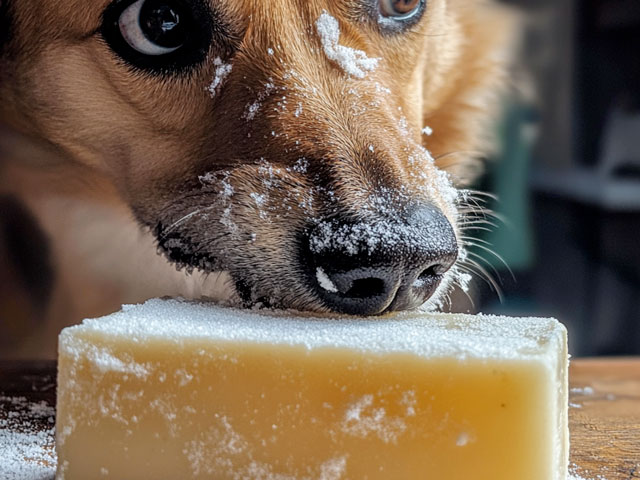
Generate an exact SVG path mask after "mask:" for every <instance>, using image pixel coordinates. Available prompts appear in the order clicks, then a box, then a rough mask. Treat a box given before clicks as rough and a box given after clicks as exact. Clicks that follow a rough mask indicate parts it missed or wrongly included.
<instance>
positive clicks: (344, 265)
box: [303, 205, 458, 315]
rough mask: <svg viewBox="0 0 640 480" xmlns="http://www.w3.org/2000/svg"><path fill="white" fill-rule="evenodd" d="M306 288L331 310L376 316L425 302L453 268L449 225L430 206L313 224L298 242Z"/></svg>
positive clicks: (453, 241)
mask: <svg viewBox="0 0 640 480" xmlns="http://www.w3.org/2000/svg"><path fill="white" fill-rule="evenodd" d="M303 256H304V258H303V263H304V264H306V265H308V267H309V268H308V270H309V275H308V277H309V282H310V284H311V288H312V289H313V290H314V291H315V292H316V294H317V295H318V296H319V297H320V299H321V300H322V302H324V303H325V305H326V306H327V307H329V308H330V309H331V310H333V311H335V312H339V313H346V314H352V315H376V314H381V313H384V312H389V311H396V310H406V309H410V308H414V307H417V306H419V305H421V304H423V303H424V302H426V301H427V300H428V299H429V297H431V296H432V295H433V293H434V292H435V291H436V289H437V287H438V285H439V284H440V282H441V280H442V278H443V275H444V274H445V273H446V272H447V271H448V270H449V269H450V268H451V267H452V266H453V264H454V263H455V261H456V259H457V256H458V246H457V240H456V235H455V232H454V230H453V227H452V226H451V224H450V223H449V221H448V220H447V218H446V217H445V216H444V215H443V214H442V213H441V212H440V210H438V209H437V208H435V207H433V206H431V205H423V206H419V207H414V208H412V209H410V211H409V213H408V214H405V215H398V216H397V217H396V218H388V217H385V218H379V217H375V216H374V217H370V218H367V219H354V218H350V217H349V216H346V215H339V216H337V217H332V218H331V219H328V220H325V221H321V222H318V223H317V224H316V225H314V226H313V228H312V229H311V230H310V231H309V232H308V234H307V236H306V238H305V241H304V242H303Z"/></svg>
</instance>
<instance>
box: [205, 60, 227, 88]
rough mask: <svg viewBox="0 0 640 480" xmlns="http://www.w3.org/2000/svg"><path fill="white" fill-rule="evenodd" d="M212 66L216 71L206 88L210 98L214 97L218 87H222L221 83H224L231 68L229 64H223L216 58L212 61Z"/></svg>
mask: <svg viewBox="0 0 640 480" xmlns="http://www.w3.org/2000/svg"><path fill="white" fill-rule="evenodd" d="M213 65H214V66H215V67H216V71H215V73H214V76H213V81H212V82H211V84H210V85H209V87H207V90H209V94H211V96H212V97H214V96H215V95H216V91H217V89H218V87H219V86H220V85H222V82H224V80H225V79H226V78H227V77H228V76H229V74H230V73H231V70H232V68H233V66H232V65H231V64H230V63H223V62H222V59H221V58H220V57H216V58H215V59H214V60H213Z"/></svg>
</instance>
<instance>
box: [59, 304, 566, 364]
mask: <svg viewBox="0 0 640 480" xmlns="http://www.w3.org/2000/svg"><path fill="white" fill-rule="evenodd" d="M296 315H298V316H296ZM299 315H304V316H299ZM81 332H82V333H87V334H91V333H95V334H98V335H101V336H102V335H105V336H114V337H125V338H127V339H129V340H130V341H133V342H143V341H144V342H152V341H154V340H161V341H175V342H178V343H180V342H184V341H186V340H189V339H212V340H216V341H228V342H234V343H235V342H250V343H269V344H281V345H292V346H304V347H306V348H307V349H310V350H311V349H317V348H327V347H329V348H348V349H355V350H360V351H363V352H380V353H392V352H403V353H412V354H415V355H419V356H424V357H451V356H455V357H458V358H460V359H464V358H467V357H470V358H509V359H517V358H529V357H531V356H538V355H544V354H545V353H546V352H549V351H552V352H555V351H556V349H557V348H558V347H559V346H561V345H562V343H563V342H564V341H565V340H564V339H565V335H566V331H565V328H564V326H563V325H562V324H560V323H559V322H557V321H556V320H554V319H549V318H508V317H497V316H491V315H473V316H472V315H451V314H437V313H428V314H425V313H418V312H413V313H412V312H408V313H400V314H393V315H389V316H383V317H372V318H357V317H344V316H343V317H324V318H317V317H313V316H308V315H306V314H300V313H299V312H293V313H291V312H269V311H247V310H236V309H230V308H224V307H220V306H216V305H212V304H198V303H191V302H185V301H181V300H158V299H154V300H149V301H147V302H146V303H145V304H142V305H127V306H124V307H123V310H122V311H121V312H118V313H115V314H113V315H109V316H107V317H102V318H98V319H91V320H84V322H83V323H82V324H81V325H78V326H75V327H71V328H69V329H66V330H65V331H63V333H62V336H61V342H62V343H63V344H64V346H65V347H66V348H71V349H72V348H73V346H72V345H70V344H67V343H66V342H65V339H66V338H68V339H71V338H72V337H73V336H74V335H75V334H77V333H81ZM69 353H71V352H69Z"/></svg>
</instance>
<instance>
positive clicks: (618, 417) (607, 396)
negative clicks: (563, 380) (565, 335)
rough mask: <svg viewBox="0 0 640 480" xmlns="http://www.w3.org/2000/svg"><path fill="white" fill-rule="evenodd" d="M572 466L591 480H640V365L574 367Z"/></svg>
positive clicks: (622, 362)
mask: <svg viewBox="0 0 640 480" xmlns="http://www.w3.org/2000/svg"><path fill="white" fill-rule="evenodd" d="M569 378H570V383H571V388H572V391H571V394H570V401H569V403H570V407H569V421H570V428H571V462H572V463H573V464H575V465H576V466H577V473H578V474H579V475H580V476H581V477H584V478H588V479H592V478H593V479H600V478H603V479H606V480H631V479H636V478H638V479H640V359H617V360H612V359H606V360H599V359H593V360H591V359H587V360H575V361H572V362H571V370H570V374H569Z"/></svg>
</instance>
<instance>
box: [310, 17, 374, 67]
mask: <svg viewBox="0 0 640 480" xmlns="http://www.w3.org/2000/svg"><path fill="white" fill-rule="evenodd" d="M316 29H317V30H318V35H320V40H321V42H322V48H323V49H324V53H325V55H326V56H327V58H329V60H333V61H334V62H336V63H337V64H338V65H340V67H342V69H343V70H344V71H345V72H346V73H347V74H349V75H352V76H354V77H356V78H364V77H365V76H366V72H370V71H372V70H375V68H376V67H377V66H378V62H379V61H380V59H379V58H369V57H368V56H367V54H366V53H365V52H363V51H362V50H356V49H354V48H350V47H345V46H343V45H340V44H339V41H340V25H339V24H338V21H337V20H336V19H335V18H333V17H332V16H331V15H329V14H328V13H327V12H326V11H325V12H323V13H322V15H320V17H319V18H318V20H317V21H316Z"/></svg>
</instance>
